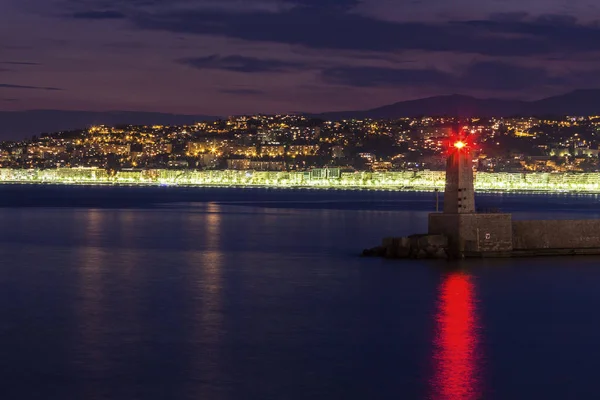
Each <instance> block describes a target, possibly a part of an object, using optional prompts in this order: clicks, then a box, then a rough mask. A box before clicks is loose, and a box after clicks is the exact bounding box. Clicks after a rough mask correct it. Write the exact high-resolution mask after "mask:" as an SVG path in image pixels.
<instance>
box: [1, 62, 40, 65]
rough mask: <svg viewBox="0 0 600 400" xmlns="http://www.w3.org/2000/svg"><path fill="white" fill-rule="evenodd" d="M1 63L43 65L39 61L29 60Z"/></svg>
mask: <svg viewBox="0 0 600 400" xmlns="http://www.w3.org/2000/svg"><path fill="white" fill-rule="evenodd" d="M0 64H8V65H41V64H40V63H37V62H28V61H0Z"/></svg>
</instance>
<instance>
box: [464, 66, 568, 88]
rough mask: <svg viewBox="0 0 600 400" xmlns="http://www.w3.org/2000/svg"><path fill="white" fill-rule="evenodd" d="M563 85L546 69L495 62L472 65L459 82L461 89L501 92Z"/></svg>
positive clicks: (561, 81)
mask: <svg viewBox="0 0 600 400" xmlns="http://www.w3.org/2000/svg"><path fill="white" fill-rule="evenodd" d="M562 83H564V81H563V80H561V79H560V78H555V77H552V76H550V75H549V74H548V71H546V70H545V69H544V68H539V67H522V66H516V65H512V64H508V63H504V62H493V61H488V62H479V63H473V64H471V65H470V66H469V67H468V68H467V69H466V70H465V71H464V72H463V73H462V76H461V78H460V79H459V81H458V85H459V86H460V87H467V88H474V89H487V90H499V91H507V90H521V89H528V88H535V87H538V86H543V85H556V84H562Z"/></svg>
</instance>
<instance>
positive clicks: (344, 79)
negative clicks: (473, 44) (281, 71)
mask: <svg viewBox="0 0 600 400" xmlns="http://www.w3.org/2000/svg"><path fill="white" fill-rule="evenodd" d="M321 77H322V78H323V80H324V81H325V82H327V83H333V84H341V85H348V86H358V87H378V86H408V85H423V84H427V85H440V84H445V83H446V82H448V81H449V80H451V79H452V76H451V75H449V74H447V73H444V72H441V71H438V70H435V69H397V68H380V67H337V68H328V69H325V70H323V71H322V73H321Z"/></svg>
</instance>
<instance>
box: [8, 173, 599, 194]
mask: <svg viewBox="0 0 600 400" xmlns="http://www.w3.org/2000/svg"><path fill="white" fill-rule="evenodd" d="M444 179H445V172H444V171H427V170H425V171H400V172H352V173H350V172H348V173H346V172H340V171H339V170H338V169H317V170H312V171H308V172H274V171H235V170H220V171H195V170H166V169H155V170H120V171H118V172H116V173H114V174H110V173H109V172H108V171H107V170H105V169H101V168H55V169H9V168H3V169H0V183H31V184H34V183H39V184H87V185H93V184H102V185H106V184H119V185H177V186H231V187H253V186H255V187H273V188H315V189H365V190H368V189H372V190H406V191H410V190H414V191H432V190H434V189H442V188H443V187H444ZM475 189H476V190H478V191H517V192H528V191H530V192H586V193H600V173H595V172H590V173H491V172H479V173H476V174H475Z"/></svg>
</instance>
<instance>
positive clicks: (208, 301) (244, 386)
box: [0, 186, 600, 400]
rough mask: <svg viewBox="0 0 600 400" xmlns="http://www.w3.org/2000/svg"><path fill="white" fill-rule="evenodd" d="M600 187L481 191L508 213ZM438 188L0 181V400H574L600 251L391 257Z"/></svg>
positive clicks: (591, 332) (524, 214)
mask: <svg viewBox="0 0 600 400" xmlns="http://www.w3.org/2000/svg"><path fill="white" fill-rule="evenodd" d="M598 200H599V199H598V198H597V197H594V196H564V195H563V196H531V195H529V196H523V195H521V196H519V195H513V196H507V195H482V196H479V197H478V200H477V201H478V204H479V205H481V206H485V207H493V208H501V209H503V210H505V211H511V212H515V217H516V218H546V219H547V218H562V219H566V218H595V217H600V202H599V201H598ZM433 207H435V201H434V199H433V197H432V194H420V193H392V192H313V191H269V190H225V189H220V190H218V189H209V190H202V189H175V188H168V189H163V188H85V187H75V188H68V187H27V186H3V187H2V186H0V224H1V226H2V229H1V230H0V268H1V270H0V300H1V304H2V305H1V306H0V321H1V324H0V355H1V358H0V396H1V398H2V399H44V400H47V399H215V400H220V399H236V400H237V399H310V398H314V399H452V400H454V399H456V400H458V399H479V398H485V399H532V398H543V399H566V398H572V399H579V398H597V397H598V396H599V395H600V388H599V387H598V385H597V383H596V382H597V376H598V372H599V371H600V359H599V358H598V355H600V341H599V340H598V337H599V336H600V318H599V317H598V311H597V310H598V309H600V258H597V257H581V258H570V257H565V258H545V259H515V260H484V261H481V260H468V261H467V262H462V263H460V264H450V263H447V262H438V261H431V262H430V261H387V260H381V259H364V258H360V257H357V256H356V255H357V254H358V253H359V252H360V251H361V250H362V249H363V248H365V247H371V246H373V245H376V244H378V243H379V242H380V239H381V237H383V236H385V235H392V234H393V235H404V234H410V233H415V232H423V231H425V230H426V221H427V212H429V211H431V210H432V209H433Z"/></svg>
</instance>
